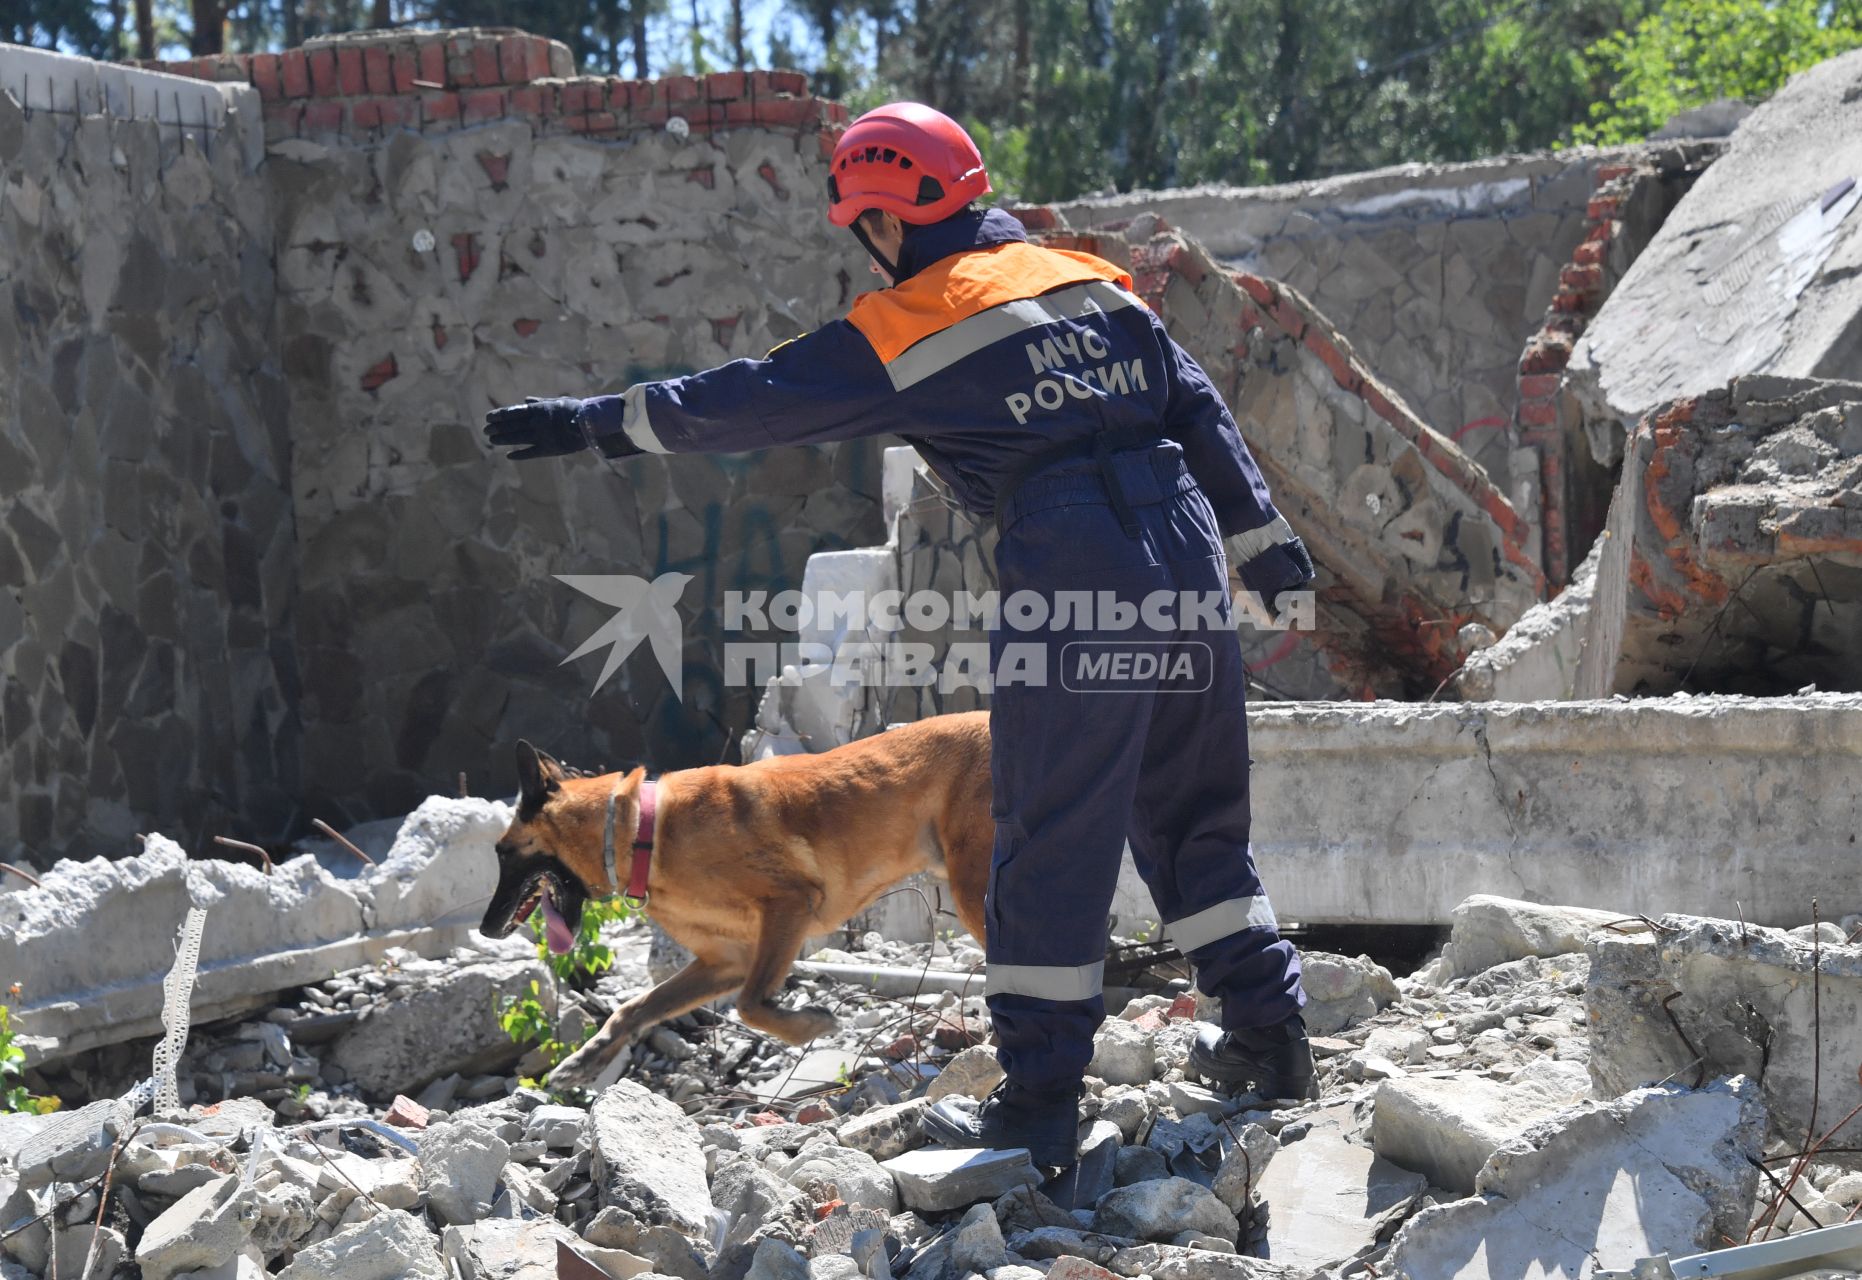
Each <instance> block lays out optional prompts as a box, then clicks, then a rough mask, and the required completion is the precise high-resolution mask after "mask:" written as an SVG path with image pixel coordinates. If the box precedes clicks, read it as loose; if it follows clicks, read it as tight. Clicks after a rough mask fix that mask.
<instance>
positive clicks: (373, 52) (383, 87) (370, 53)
mask: <svg viewBox="0 0 1862 1280" xmlns="http://www.w3.org/2000/svg"><path fill="white" fill-rule="evenodd" d="M362 80H363V83H364V86H365V88H364V92H366V93H373V94H384V93H393V92H394V59H393V58H392V57H391V56H390V55H389V52H388V48H387V46H386V45H378V44H372V45H370V46H369V47H368V48H366V49H364V50H363V51H362Z"/></svg>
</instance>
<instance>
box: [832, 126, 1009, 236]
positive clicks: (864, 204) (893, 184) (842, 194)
mask: <svg viewBox="0 0 1862 1280" xmlns="http://www.w3.org/2000/svg"><path fill="white" fill-rule="evenodd" d="M832 169H833V172H832V174H831V175H830V176H829V178H828V221H830V222H832V223H833V224H834V225H835V226H837V227H847V226H852V225H853V220H854V219H855V218H857V217H859V216H860V215H861V214H862V213H864V212H866V211H867V210H868V209H881V210H884V211H885V212H887V213H896V214H897V215H898V216H899V217H900V219H902V220H903V221H905V222H912V223H918V224H921V225H922V224H924V223H927V222H941V221H943V220H944V219H945V218H948V217H949V216H950V215H951V214H953V213H955V212H957V210H959V209H961V208H963V207H964V206H965V205H967V204H969V203H970V202H971V201H972V200H974V199H976V198H977V197H978V196H980V195H983V194H984V193H985V192H987V191H989V189H990V186H989V175H988V174H987V173H986V172H984V170H983V153H982V152H980V151H978V150H977V149H976V143H975V142H974V141H972V140H971V138H970V135H969V134H968V133H966V132H964V128H963V126H962V125H960V124H958V123H957V122H956V121H955V120H952V119H951V118H950V117H949V116H947V115H945V114H944V113H943V112H942V111H937V110H934V109H932V108H930V107H927V106H925V105H924V104H923V103H922V102H892V103H888V104H886V105H885V106H883V107H877V108H875V109H873V110H872V111H869V112H867V113H866V114H865V115H863V116H861V117H860V118H859V119H858V120H855V121H854V122H853V123H852V124H851V125H849V126H847V132H845V133H843V134H842V135H841V137H840V142H839V144H838V145H836V146H835V148H834V162H833V165H832Z"/></svg>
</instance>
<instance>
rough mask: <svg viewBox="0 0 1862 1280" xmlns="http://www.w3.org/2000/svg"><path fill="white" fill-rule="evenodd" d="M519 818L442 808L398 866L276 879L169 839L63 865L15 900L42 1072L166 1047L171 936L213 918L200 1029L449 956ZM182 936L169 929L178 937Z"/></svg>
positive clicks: (475, 808)
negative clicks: (348, 974) (183, 925)
mask: <svg viewBox="0 0 1862 1280" xmlns="http://www.w3.org/2000/svg"><path fill="white" fill-rule="evenodd" d="M509 821H510V806H508V805H505V804H500V803H497V802H494V801H488V800H451V799H446V798H443V797H434V798H433V799H430V800H429V801H427V802H426V803H425V804H423V805H421V806H420V808H418V809H416V810H415V811H414V812H413V813H412V814H410V815H409V816H408V818H407V820H406V822H405V823H404V824H403V826H402V828H401V834H400V836H399V837H397V839H396V841H395V843H394V845H393V847H392V849H391V850H390V851H389V853H388V855H387V856H386V857H384V858H382V859H380V861H379V865H377V866H374V867H365V866H363V865H361V864H360V863H358V862H356V861H355V860H354V858H353V857H351V856H350V855H348V854H343V855H341V856H340V857H338V856H337V855H333V854H332V855H329V856H328V857H327V859H326V860H323V861H320V860H318V859H317V858H314V857H311V856H308V855H306V856H302V857H297V858H293V859H290V860H289V861H286V862H283V863H280V864H279V865H278V866H277V867H276V868H275V869H274V871H273V874H271V875H269V876H268V875H265V874H264V873H263V872H261V871H259V870H258V869H257V868H256V867H247V866H244V865H242V864H239V863H231V862H216V861H211V860H206V859H189V858H188V857H187V855H186V854H185V853H184V852H183V851H182V849H181V848H180V846H178V845H176V844H175V843H174V842H173V841H171V840H168V839H166V838H165V837H162V836H150V837H148V838H147V839H146V840H145V841H144V843H143V846H142V851H141V852H140V853H138V854H136V855H135V856H132V857H127V858H119V859H116V860H109V859H104V858H94V859H92V860H90V861H89V862H81V863H80V862H70V861H60V862H58V863H57V864H55V865H54V866H53V867H52V869H51V870H49V871H47V872H45V873H44V874H43V875H42V876H40V878H39V879H40V885H39V886H38V887H36V888H34V887H23V888H21V887H16V886H15V884H14V883H13V882H12V881H11V880H10V879H9V881H8V882H7V883H6V884H5V885H4V886H3V887H0V973H5V974H6V975H7V977H8V981H9V983H11V982H17V983H19V984H20V987H21V995H20V997H19V999H18V1001H17V1002H16V1004H15V1006H14V1013H13V1017H14V1025H15V1029H16V1031H17V1032H18V1033H19V1041H18V1043H19V1044H20V1046H21V1047H22V1048H24V1049H25V1050H26V1053H27V1062H28V1064H29V1065H30V1064H37V1063H41V1062H45V1061H48V1060H51V1059H52V1058H53V1057H54V1056H60V1055H69V1054H73V1053H79V1052H82V1051H84V1050H86V1049H91V1048H95V1047H97V1046H99V1045H107V1044H115V1043H119V1042H121V1041H123V1040H129V1039H135V1038H137V1037H140V1036H147V1035H158V1034H160V1033H161V1030H162V1026H161V1010H162V986H161V983H162V978H163V977H164V975H166V974H167V972H168V969H169V966H170V965H171V964H172V963H173V961H174V952H173V947H172V941H173V937H174V935H173V931H172V927H171V925H172V924H178V923H179V922H180V921H181V919H182V917H183V916H184V915H185V914H186V912H187V909H188V908H189V907H190V906H204V907H206V908H208V916H209V920H208V924H207V927H206V929H205V930H204V932H203V933H202V936H201V954H200V968H199V976H198V979H197V981H196V984H195V989H194V1000H193V1016H194V1019H195V1021H197V1022H205V1021H209V1020H211V1019H213V1018H216V1017H223V1016H226V1015H228V1014H231V1013H236V1012H240V1011H242V1010H244V1009H246V1008H249V1007H251V1006H252V1004H253V1002H255V1001H257V1000H259V999H260V998H262V997H264V996H267V995H269V994H271V993H273V992H276V991H283V990H286V989H288V988H291V987H295V986H301V985H304V984H306V983H312V982H317V981H319V980H321V979H324V978H327V977H329V976H330V973H331V972H332V971H334V970H338V969H347V968H351V967H353V966H356V965H361V964H370V963H373V962H375V961H376V960H379V959H380V958H381V956H382V955H383V953H385V952H386V951H387V950H388V949H389V948H390V947H397V946H399V947H408V948H411V949H413V950H415V951H417V952H419V953H420V954H422V955H442V954H445V953H446V952H447V951H450V950H451V949H452V948H454V947H455V946H458V945H460V944H461V943H463V942H465V941H466V940H467V937H468V934H469V930H470V928H471V926H472V925H473V924H475V923H476V922H477V920H478V912H477V909H476V908H474V907H471V906H469V905H466V906H461V904H470V903H472V902H474V901H477V900H479V899H480V898H481V897H482V895H484V894H489V893H490V892H491V890H492V888H493V887H494V886H493V881H494V879H495V872H496V862H495V860H494V859H492V858H491V857H489V850H490V848H491V845H492V843H493V842H494V841H495V840H496V839H497V837H498V835H499V834H500V833H502V832H503V830H504V828H505V826H506V825H508V823H509ZM165 922H167V923H165Z"/></svg>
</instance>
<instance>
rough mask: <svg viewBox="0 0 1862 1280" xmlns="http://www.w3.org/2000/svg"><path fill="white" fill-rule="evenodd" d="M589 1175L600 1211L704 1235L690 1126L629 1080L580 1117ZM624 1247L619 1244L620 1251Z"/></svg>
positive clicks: (704, 1201) (703, 1193) (705, 1203)
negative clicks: (583, 1118) (584, 1125)
mask: <svg viewBox="0 0 1862 1280" xmlns="http://www.w3.org/2000/svg"><path fill="white" fill-rule="evenodd" d="M588 1132H589V1145H590V1147H591V1148H592V1150H593V1165H592V1173H593V1176H594V1179H595V1185H596V1187H597V1189H598V1190H599V1192H600V1196H601V1203H602V1205H603V1206H613V1207H616V1208H620V1209H624V1210H626V1211H627V1212H629V1213H631V1214H634V1215H635V1216H636V1217H639V1218H641V1219H643V1220H645V1221H647V1222H651V1223H655V1224H659V1225H666V1226H673V1227H677V1228H678V1229H679V1230H680V1231H683V1232H685V1233H686V1234H687V1235H692V1236H697V1237H700V1238H705V1237H707V1236H708V1235H709V1233H710V1230H711V1212H712V1209H711V1192H710V1190H709V1189H708V1187H707V1186H706V1179H705V1153H704V1150H703V1149H702V1147H701V1146H700V1144H699V1135H698V1126H697V1125H696V1124H693V1123H692V1121H691V1120H690V1119H689V1118H688V1117H687V1116H686V1114H685V1112H684V1111H682V1110H680V1109H679V1108H678V1107H676V1106H674V1105H673V1104H672V1103H670V1102H668V1101H666V1100H665V1099H664V1098H661V1097H658V1096H656V1095H655V1094H653V1093H651V1092H649V1091H648V1090H646V1089H645V1088H643V1087H641V1086H640V1085H638V1084H635V1083H634V1082H633V1081H631V1080H623V1081H621V1082H619V1083H618V1084H614V1085H610V1086H609V1087H608V1088H606V1089H604V1090H603V1091H602V1093H601V1096H600V1097H598V1098H596V1099H595V1104H594V1106H592V1107H590V1108H589V1112H588ZM622 1247H627V1246H622Z"/></svg>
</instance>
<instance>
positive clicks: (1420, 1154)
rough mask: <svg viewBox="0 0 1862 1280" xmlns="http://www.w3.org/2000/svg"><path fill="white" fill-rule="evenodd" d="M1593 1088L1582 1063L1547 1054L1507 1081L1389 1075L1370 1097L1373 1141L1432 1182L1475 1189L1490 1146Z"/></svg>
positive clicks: (1498, 1144) (1463, 1076)
mask: <svg viewBox="0 0 1862 1280" xmlns="http://www.w3.org/2000/svg"><path fill="white" fill-rule="evenodd" d="M1590 1092H1591V1082H1590V1072H1589V1070H1588V1069H1586V1068H1585V1066H1584V1065H1583V1064H1582V1063H1578V1062H1555V1061H1552V1060H1550V1059H1540V1060H1539V1061H1538V1062H1536V1063H1534V1064H1532V1065H1530V1066H1528V1067H1527V1068H1525V1069H1524V1070H1522V1071H1521V1072H1520V1073H1519V1074H1518V1075H1517V1076H1515V1077H1514V1078H1513V1079H1512V1080H1509V1081H1506V1082H1504V1083H1503V1082H1501V1081H1498V1080H1489V1079H1486V1078H1484V1077H1481V1076H1477V1075H1472V1074H1467V1073H1459V1074H1456V1075H1452V1076H1446V1077H1437V1078H1431V1077H1426V1076H1412V1077H1409V1078H1406V1079H1402V1080H1386V1081H1385V1082H1384V1083H1382V1084H1380V1085H1378V1086H1377V1092H1376V1094H1375V1097H1374V1106H1373V1109H1372V1113H1371V1145H1372V1147H1373V1148H1375V1149H1376V1151H1377V1154H1378V1155H1380V1156H1383V1157H1384V1158H1385V1159H1386V1160H1390V1161H1392V1162H1394V1163H1396V1164H1399V1165H1402V1166H1403V1167H1404V1168H1405V1169H1413V1170H1415V1171H1416V1172H1417V1173H1420V1174H1423V1175H1425V1176H1426V1177H1427V1178H1428V1179H1429V1182H1430V1184H1431V1185H1433V1186H1437V1187H1444V1188H1446V1189H1448V1190H1450V1191H1460V1192H1462V1193H1464V1194H1467V1195H1472V1194H1473V1193H1474V1183H1475V1179H1476V1177H1477V1176H1478V1175H1479V1174H1480V1171H1481V1169H1482V1167H1484V1166H1485V1165H1486V1163H1487V1161H1488V1159H1489V1157H1491V1156H1492V1155H1493V1153H1494V1152H1495V1151H1498V1150H1499V1149H1500V1148H1501V1147H1503V1146H1505V1145H1506V1144H1507V1143H1509V1142H1511V1141H1513V1140H1514V1139H1516V1138H1518V1137H1519V1136H1520V1135H1521V1134H1523V1133H1524V1132H1525V1131H1526V1130H1527V1129H1528V1128H1530V1127H1531V1126H1532V1125H1534V1124H1536V1123H1538V1122H1539V1121H1540V1120H1543V1119H1545V1118H1546V1117H1547V1116H1550V1115H1551V1114H1553V1113H1554V1112H1556V1111H1559V1110H1561V1109H1562V1108H1564V1107H1568V1106H1571V1105H1572V1104H1574V1103H1577V1102H1580V1101H1582V1100H1583V1099H1585V1098H1587V1097H1589V1096H1590Z"/></svg>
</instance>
